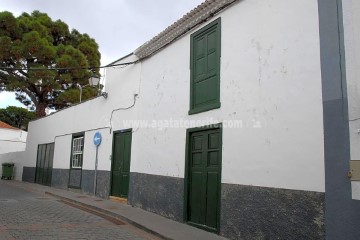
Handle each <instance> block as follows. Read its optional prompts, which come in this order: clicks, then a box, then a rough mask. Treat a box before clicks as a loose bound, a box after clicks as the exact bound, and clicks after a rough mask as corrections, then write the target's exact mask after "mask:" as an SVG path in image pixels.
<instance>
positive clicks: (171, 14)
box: [0, 0, 204, 108]
mask: <svg viewBox="0 0 360 240" xmlns="http://www.w3.org/2000/svg"><path fill="white" fill-rule="evenodd" d="M203 1H204V0H151V1H149V0H102V1H99V0H62V1H49V0H0V11H9V12H12V13H13V14H14V16H18V15H20V14H21V13H23V12H27V13H31V12H32V11H34V10H39V11H41V12H44V13H47V14H48V15H49V16H50V17H51V18H52V19H53V20H57V19H61V20H62V21H63V22H65V23H66V24H68V26H69V28H70V29H73V28H74V29H77V30H78V31H79V32H81V33H87V34H89V36H90V37H92V38H94V39H95V40H96V42H97V43H98V44H99V49H100V53H101V64H102V65H106V64H108V63H111V62H113V61H115V60H117V59H119V58H121V57H123V56H125V55H127V54H129V53H131V52H133V51H134V50H135V49H136V48H137V47H139V46H140V45H142V44H143V43H145V42H146V41H148V40H150V39H151V38H152V37H154V36H155V35H157V34H158V33H160V32H161V31H162V30H164V29H165V28H166V27H167V26H169V25H171V24H172V23H173V22H175V21H176V20H178V19H179V18H181V17H182V16H183V15H184V14H186V13H187V12H189V11H190V10H191V9H193V8H194V7H196V6H197V5H199V4H200V3H201V2H203ZM9 105H12V106H13V105H16V106H21V104H20V103H19V102H17V101H16V100H15V97H14V94H12V93H6V92H1V93H0V108H4V107H7V106H9Z"/></svg>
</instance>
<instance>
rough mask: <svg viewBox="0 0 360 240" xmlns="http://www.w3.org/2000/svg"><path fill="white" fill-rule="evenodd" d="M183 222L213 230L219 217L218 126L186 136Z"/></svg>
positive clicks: (219, 146)
mask: <svg viewBox="0 0 360 240" xmlns="http://www.w3.org/2000/svg"><path fill="white" fill-rule="evenodd" d="M188 154H189V155H188V163H187V168H188V169H187V174H188V176H187V203H186V205H187V213H186V216H187V219H186V220H187V222H188V223H189V224H190V225H195V226H197V227H201V228H205V229H206V230H209V231H213V232H217V231H218V229H219V220H220V214H219V213H220V190H221V130H220V129H211V130H202V131H196V132H192V133H190V134H189V136H188Z"/></svg>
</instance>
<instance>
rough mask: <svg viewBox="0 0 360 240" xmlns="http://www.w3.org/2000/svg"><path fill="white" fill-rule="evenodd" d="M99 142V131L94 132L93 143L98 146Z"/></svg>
mask: <svg viewBox="0 0 360 240" xmlns="http://www.w3.org/2000/svg"><path fill="white" fill-rule="evenodd" d="M100 143H101V133H100V132H96V133H95V135H94V144H95V146H99V145H100Z"/></svg>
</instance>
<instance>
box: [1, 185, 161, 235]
mask: <svg viewBox="0 0 360 240" xmlns="http://www.w3.org/2000/svg"><path fill="white" fill-rule="evenodd" d="M4 181H5V180H1V181H0V240H3V239H34V240H35V239H36V240H39V239H134V240H137V239H139V240H140V239H157V238H156V237H154V236H152V235H150V234H148V233H146V232H144V231H142V230H140V229H137V228H135V227H134V226H131V225H129V224H125V223H122V222H118V223H117V224H116V223H113V222H111V221H108V220H106V219H104V218H102V217H100V216H96V215H94V214H92V213H88V212H86V211H83V210H80V209H78V208H75V207H72V206H69V205H67V204H64V203H62V202H60V201H59V200H57V199H56V198H53V197H51V196H48V195H42V194H39V193H35V192H29V191H27V190H24V189H21V188H16V187H14V186H10V185H7V184H6V183H5V182H4Z"/></svg>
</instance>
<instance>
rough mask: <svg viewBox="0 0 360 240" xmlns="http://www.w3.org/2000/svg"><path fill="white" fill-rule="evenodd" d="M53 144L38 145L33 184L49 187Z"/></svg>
mask: <svg viewBox="0 0 360 240" xmlns="http://www.w3.org/2000/svg"><path fill="white" fill-rule="evenodd" d="M54 146H55V144H54V143H49V144H40V145H39V146H38V153H37V161H36V174H35V182H36V183H39V184H42V185H47V186H50V185H51V177H52V169H53V159H54Z"/></svg>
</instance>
